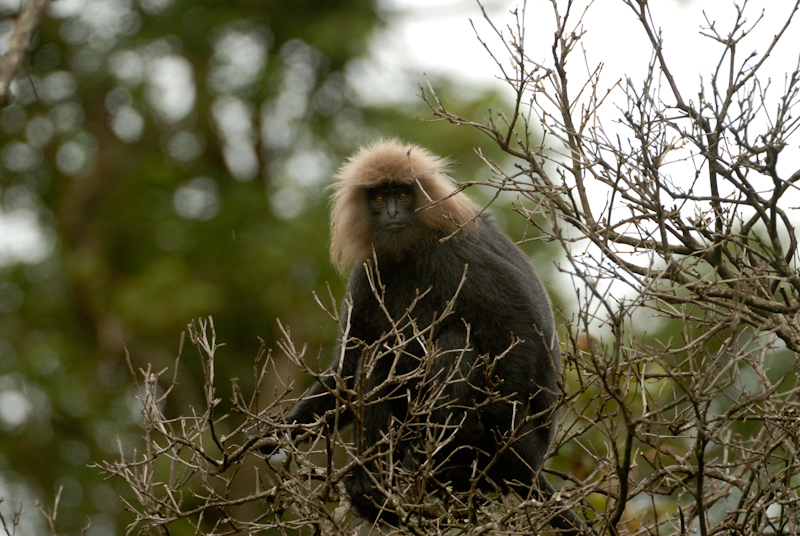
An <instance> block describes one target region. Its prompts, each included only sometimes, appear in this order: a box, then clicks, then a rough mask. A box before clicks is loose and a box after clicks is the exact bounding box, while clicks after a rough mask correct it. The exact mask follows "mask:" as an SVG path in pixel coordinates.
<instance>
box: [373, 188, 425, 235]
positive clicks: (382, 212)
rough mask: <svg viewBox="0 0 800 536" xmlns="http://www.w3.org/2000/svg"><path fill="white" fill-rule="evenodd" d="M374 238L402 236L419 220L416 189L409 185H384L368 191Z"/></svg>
mask: <svg viewBox="0 0 800 536" xmlns="http://www.w3.org/2000/svg"><path fill="white" fill-rule="evenodd" d="M366 196H367V203H368V204H369V213H370V220H371V221H370V223H371V225H370V227H371V228H372V233H373V236H375V235H381V234H383V233H389V234H400V233H403V232H405V231H407V230H408V229H409V228H410V227H412V226H413V225H414V223H415V222H416V220H417V214H416V212H415V211H414V208H415V203H414V189H413V188H412V187H411V186H409V185H407V184H392V183H388V184H383V185H381V186H376V187H374V188H368V189H367V190H366Z"/></svg>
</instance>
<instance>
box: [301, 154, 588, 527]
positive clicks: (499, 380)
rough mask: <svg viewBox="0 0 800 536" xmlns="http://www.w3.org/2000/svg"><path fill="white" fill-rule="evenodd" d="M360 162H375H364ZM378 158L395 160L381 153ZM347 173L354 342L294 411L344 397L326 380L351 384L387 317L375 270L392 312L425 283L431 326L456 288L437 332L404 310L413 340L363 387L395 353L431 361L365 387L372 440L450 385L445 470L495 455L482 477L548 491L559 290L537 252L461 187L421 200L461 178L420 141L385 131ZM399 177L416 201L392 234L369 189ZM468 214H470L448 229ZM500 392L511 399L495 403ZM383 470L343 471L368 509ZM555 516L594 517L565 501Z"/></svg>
mask: <svg viewBox="0 0 800 536" xmlns="http://www.w3.org/2000/svg"><path fill="white" fill-rule="evenodd" d="M409 151H410V154H409ZM415 151H416V152H417V153H418V154H414V153H415ZM414 158H417V161H418V164H417V165H414V164H413V162H414ZM364 162H368V163H369V165H362V164H364ZM381 162H383V163H387V162H388V164H386V165H384V166H383V167H381V166H380V165H379V164H380V163H381ZM376 163H377V164H376ZM412 168H413V169H412ZM341 177H343V179H340V182H339V183H338V184H337V188H338V190H337V192H336V194H335V195H334V203H335V205H334V211H333V212H334V216H333V218H334V220H333V229H334V241H333V242H334V246H333V247H334V249H333V251H332V255H333V258H334V260H335V261H336V262H337V263H338V264H339V265H340V266H341V265H342V261H343V258H344V260H345V261H349V262H352V263H354V265H355V266H354V268H353V269H352V272H351V274H350V279H349V285H348V296H347V301H349V302H350V303H351V304H352V305H351V307H350V308H348V307H347V305H345V307H344V308H343V310H342V313H341V317H342V322H343V324H344V323H346V322H347V320H348V319H349V325H350V331H349V334H348V335H349V339H348V340H347V341H340V345H341V344H344V345H346V349H345V350H344V359H343V362H342V364H341V367H338V365H337V364H336V363H335V364H334V370H332V371H331V372H330V373H329V374H328V375H326V376H324V377H323V380H322V382H320V383H317V384H316V385H314V386H313V387H312V388H311V389H310V391H309V392H308V393H307V394H306V396H305V397H304V398H303V399H302V400H301V401H300V402H299V403H298V404H297V405H296V406H295V407H294V409H293V411H292V412H291V414H290V415H289V416H288V420H290V421H295V422H301V423H312V422H314V421H315V420H316V416H321V415H323V414H325V413H326V412H328V411H330V410H334V409H335V408H336V406H337V402H336V398H335V397H334V396H332V395H331V394H330V392H335V391H336V390H337V389H336V382H337V378H339V379H340V381H341V380H344V381H345V382H346V385H347V387H348V388H350V389H352V388H353V387H354V385H355V378H356V377H357V374H358V371H359V369H360V366H361V362H360V360H361V358H362V355H365V354H363V353H362V351H363V350H364V348H365V347H368V346H370V345H372V344H373V343H374V342H375V341H378V340H379V339H381V338H382V337H383V336H384V335H385V334H387V333H389V332H390V331H391V329H392V326H391V324H390V322H389V320H388V319H387V316H386V314H385V312H384V311H383V310H382V309H381V307H380V304H379V302H378V300H377V299H376V297H375V295H374V293H373V290H372V288H370V284H369V280H368V274H372V276H373V277H374V276H375V274H376V273H377V276H379V278H380V283H381V285H382V287H383V288H385V296H384V300H383V302H384V304H385V307H386V308H387V309H388V313H389V315H390V316H391V318H392V319H394V321H396V322H397V321H400V319H401V318H402V317H403V316H404V315H405V314H406V313H407V311H408V308H409V307H410V306H411V304H412V303H413V302H414V300H415V299H416V298H417V297H418V295H419V294H422V293H425V292H427V293H425V294H424V296H423V297H421V298H419V300H418V302H417V303H416V305H415V306H414V308H413V310H412V312H411V317H412V318H413V319H414V320H415V322H416V326H417V327H418V329H424V328H426V327H428V326H430V324H431V323H432V322H433V320H434V318H436V317H437V316H438V315H441V313H442V312H443V311H445V309H446V307H447V304H448V302H450V301H451V300H453V298H454V296H456V294H457V299H456V300H455V309H454V312H453V314H450V315H449V316H447V317H446V318H444V319H443V320H441V322H440V323H438V324H437V325H436V326H435V327H434V331H433V335H432V339H431V335H430V334H425V336H424V337H420V338H418V339H417V340H413V339H414V332H413V330H412V328H411V327H410V326H409V325H408V324H407V323H406V324H404V323H402V322H401V323H400V325H403V326H405V327H404V328H403V329H402V335H403V337H404V339H405V341H406V343H405V346H404V347H403V349H402V352H397V353H389V354H387V355H384V356H383V357H381V358H380V359H379V360H378V361H377V362H376V363H375V366H374V369H373V370H372V373H371V375H370V376H369V377H368V378H367V379H366V382H365V385H366V389H367V391H365V392H368V391H369V389H371V388H372V387H374V386H377V385H380V384H381V383H382V382H383V381H384V380H385V379H386V378H387V376H388V374H389V372H390V369H391V368H392V367H394V370H395V372H396V373H397V374H402V373H406V372H409V371H412V370H414V369H416V368H417V367H419V366H420V364H422V365H423V366H422V368H423V369H426V372H425V374H424V376H416V377H414V379H412V380H409V381H408V382H407V383H403V384H393V385H391V386H387V387H385V388H383V389H382V390H381V391H380V393H378V394H377V395H376V397H388V399H387V401H385V402H382V403H379V404H374V403H370V402H371V400H372V399H370V400H366V401H365V402H366V403H365V404H364V406H363V407H364V410H363V411H364V414H363V423H364V426H363V432H362V433H363V439H364V444H365V445H367V446H368V447H369V446H374V445H376V444H378V443H379V442H380V440H381V438H382V437H383V436H384V435H385V434H386V433H387V431H388V429H389V426H390V422H391V421H392V418H395V419H397V421H399V422H403V421H407V419H408V415H407V409H408V405H407V400H408V397H409V396H411V397H412V398H413V397H416V396H424V395H425V394H426V393H430V392H434V391H435V389H436V388H437V387H440V388H441V391H440V392H436V409H435V410H433V411H432V412H430V414H429V415H428V416H427V421H428V423H427V424H428V425H429V426H430V425H431V423H432V425H433V426H434V427H439V429H440V430H441V429H442V427H446V426H452V427H453V430H456V431H455V432H454V433H455V440H454V441H452V442H451V443H450V444H449V445H448V446H447V447H446V448H443V449H441V451H440V452H438V454H437V456H436V460H437V462H440V463H441V467H442V469H441V471H440V472H439V473H438V474H436V475H435V477H436V479H437V480H438V481H439V482H440V483H441V484H448V483H449V484H450V485H453V486H454V488H456V489H462V490H464V489H469V485H470V479H471V478H472V477H473V475H474V470H475V469H476V470H477V471H478V472H480V471H482V470H484V469H486V468H487V466H489V464H490V461H491V460H492V459H493V458H495V457H496V456H497V459H496V460H495V461H494V463H492V464H491V467H490V468H489V469H488V471H487V474H486V477H485V478H482V479H480V480H479V482H478V484H479V487H481V488H484V489H498V490H501V491H508V490H509V489H513V490H515V491H516V492H517V493H519V494H520V495H521V496H523V497H539V498H546V497H549V496H550V495H552V492H553V490H552V488H551V487H550V486H549V484H548V483H547V481H546V480H545V479H544V478H542V477H540V469H541V466H542V463H543V461H544V460H543V458H544V455H545V453H546V452H547V449H548V446H549V444H550V442H551V441H552V438H553V434H554V429H555V426H554V421H555V420H556V410H555V408H556V404H557V401H558V396H557V393H558V391H559V387H558V377H559V371H560V366H561V364H560V354H559V344H558V336H557V334H556V330H555V322H554V319H553V313H552V310H551V306H550V301H549V299H548V296H547V292H546V291H545V288H544V286H543V285H542V283H541V281H540V280H539V278H538V277H537V275H536V273H535V272H534V270H533V268H532V267H531V265H530V263H529V262H528V260H527V258H526V257H525V256H524V255H523V254H522V252H521V251H520V250H519V248H518V247H517V246H516V245H514V244H513V243H512V242H511V241H510V240H509V239H508V238H507V237H506V236H505V235H504V234H503V233H502V232H500V231H499V230H498V229H497V228H496V227H495V225H494V224H493V223H492V222H491V221H490V219H489V218H487V217H484V216H481V217H476V214H477V212H476V210H475V207H474V205H473V204H472V203H471V201H469V200H468V198H466V197H465V196H464V194H462V193H459V194H456V195H455V196H453V197H452V198H450V199H449V200H448V202H447V203H442V204H439V205H436V207H435V208H433V209H426V208H424V207H425V206H426V205H428V197H427V195H426V192H427V191H436V192H438V197H437V198H434V201H435V200H438V199H441V198H442V197H443V196H446V195H447V194H449V193H450V192H451V191H452V184H451V182H449V181H450V179H449V178H448V177H447V175H446V174H445V173H444V168H443V161H441V160H440V159H436V157H433V156H432V155H430V154H429V153H427V152H424V151H422V150H421V149H419V148H417V147H415V146H404V145H402V144H399V142H394V141H392V142H381V143H379V144H377V145H374V146H372V147H370V148H368V149H365V150H362V151H361V152H360V153H359V154H358V155H356V157H354V158H353V159H351V160H350V161H349V162H348V163H347V164H346V165H345V167H344V169H343V171H342V172H341V173H340V178H341ZM398 183H399V184H411V185H414V199H415V207H414V208H416V209H417V212H415V213H412V217H411V218H410V219H411V220H412V224H411V225H409V226H408V227H406V228H404V229H403V230H402V232H401V233H393V234H392V235H390V233H387V232H386V231H384V230H382V229H381V228H379V226H375V225H371V224H370V221H369V218H370V216H369V210H368V208H367V207H368V201H367V198H366V189H367V188H374V187H375V186H380V185H381V184H387V185H388V184H398ZM422 189H424V190H425V191H426V192H423V191H422ZM443 191H444V193H442V192H443ZM341 203H348V205H346V206H344V205H342V204H341ZM454 207H455V208H454ZM343 214H347V216H346V217H344V216H342V215H343ZM337 218H340V219H337ZM437 218H439V219H440V220H438V219H437ZM343 219H344V220H349V221H351V222H353V221H357V222H359V223H358V229H357V231H358V234H355V235H350V237H349V238H350V242H348V243H347V245H345V241H344V238H343V236H345V233H346V232H347V229H346V228H343V227H342V225H343V224H342V221H343ZM432 222H435V224H434V223H432ZM376 227H378V228H376ZM460 227H464V228H463V229H462V230H461V231H459V232H458V233H456V234H455V235H454V236H452V237H451V238H449V239H447V240H445V241H441V239H442V238H443V237H445V236H447V235H449V234H451V233H452V232H453V231H454V230H456V229H458V228H460ZM351 230H352V229H351ZM337 233H338V234H337ZM394 234H396V235H397V236H393V235H394ZM373 248H374V255H375V256H374V258H373V257H372V254H371V253H372V251H373ZM374 260H377V270H375V266H373V264H374ZM465 269H466V272H465ZM465 273H466V279H465V281H464V284H463V286H462V287H461V289H460V291H459V290H458V289H459V285H460V284H461V280H462V276H464V274H465ZM426 339H431V340H433V341H434V342H435V346H436V350H437V353H436V354H435V355H436V356H437V358H436V359H437V361H436V362H435V363H425V362H424V360H425V359H426V356H430V355H431V353H432V349H431V348H427V350H423V348H424V346H425V340H426ZM388 342H389V343H390V344H393V343H395V342H396V341H395V340H390V341H388ZM445 380H447V381H445ZM492 392H494V393H496V394H497V395H499V396H500V397H504V400H503V401H494V402H491V403H487V396H489V395H488V393H492ZM394 395H397V396H394ZM373 399H374V397H373ZM477 408H480V409H477ZM533 415H536V416H537V417H536V418H534V419H531V420H530V421H529V422H527V423H524V424H522V425H520V423H522V422H523V421H524V419H525V417H526V416H533ZM352 417H353V416H352V415H349V414H347V413H344V414H342V415H340V416H339V423H340V425H344V424H347V423H349V422H351V421H352ZM423 424H426V423H423ZM511 430H516V437H515V439H514V440H513V441H512V442H510V444H511V448H508V449H506V450H505V451H504V452H502V453H501V454H499V455H498V454H496V453H497V452H498V451H499V450H500V449H501V448H502V447H503V444H504V438H505V439H507V435H508V433H509V432H510V431H511ZM446 436H447V434H445V437H446ZM418 449H419V444H415V442H414V441H413V440H407V441H406V442H404V443H402V444H401V445H399V446H398V450H399V452H397V453H396V457H395V459H398V460H401V461H402V460H405V465H411V466H413V464H415V463H416V462H418V461H422V458H421V456H422V455H421V454H420V453H419V450H418ZM379 474H380V469H379V468H376V467H370V466H366V467H359V468H358V469H356V470H355V471H353V472H352V473H351V474H350V475H349V476H348V478H347V479H346V480H345V486H346V488H347V490H348V494H349V495H350V497H351V499H352V502H353V504H354V505H355V507H356V508H357V510H358V512H359V513H360V514H361V515H363V516H365V517H370V518H375V517H377V516H378V514H379V511H380V510H379V508H378V506H376V505H381V504H383V503H384V501H385V499H386V497H385V496H383V495H382V494H381V493H380V492H378V491H377V490H376V489H375V486H374V485H373V478H374V477H375V475H379ZM537 479H538V483H537V484H534V481H535V480H537ZM382 517H383V518H384V519H389V520H390V521H391V518H388V517H387V516H385V515H382ZM555 524H556V525H558V526H559V527H560V528H566V529H577V530H578V531H580V530H582V529H585V527H584V526H583V525H582V523H581V522H580V521H579V520H578V518H577V517H576V516H575V515H574V514H573V513H572V512H571V511H569V510H566V511H565V513H564V514H562V515H561V517H558V518H557V522H556V523H555Z"/></svg>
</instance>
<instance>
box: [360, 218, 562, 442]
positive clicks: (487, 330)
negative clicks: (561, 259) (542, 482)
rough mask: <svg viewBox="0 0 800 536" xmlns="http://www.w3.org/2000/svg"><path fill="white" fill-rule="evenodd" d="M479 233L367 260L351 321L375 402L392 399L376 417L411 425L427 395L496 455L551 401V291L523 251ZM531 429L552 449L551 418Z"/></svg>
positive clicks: (554, 365) (554, 352) (466, 437)
mask: <svg viewBox="0 0 800 536" xmlns="http://www.w3.org/2000/svg"><path fill="white" fill-rule="evenodd" d="M481 224H482V225H481V227H480V229H479V232H477V233H474V234H472V235H468V236H467V235H464V236H462V235H457V236H456V237H454V238H451V239H450V240H447V241H445V242H439V241H432V242H431V243H428V244H425V245H423V246H422V247H419V248H418V249H417V250H415V251H414V252H413V254H410V255H407V256H406V257H405V258H404V259H403V260H401V261H397V260H394V259H382V258H381V257H380V256H378V258H377V265H376V264H375V262H374V259H373V260H371V261H368V262H364V263H360V264H359V265H357V266H356V268H355V269H354V270H353V272H352V274H351V277H350V282H349V289H348V299H349V300H350V303H351V306H350V309H349V310H347V309H346V310H345V312H346V314H347V315H348V316H349V326H350V332H349V337H350V341H351V342H350V343H348V346H351V345H352V344H356V345H359V346H360V347H361V356H362V360H363V359H368V360H373V362H371V363H364V362H362V363H360V365H361V366H360V367H359V370H361V371H366V372H365V373H364V374H365V375H368V376H367V377H365V378H362V380H364V381H365V382H366V384H367V386H368V387H370V388H374V390H373V391H371V393H372V395H371V398H372V399H374V400H377V399H381V400H390V401H392V402H390V405H389V408H390V411H389V414H388V415H385V416H379V418H384V417H386V418H392V417H394V418H396V419H399V420H401V421H403V420H407V419H408V414H407V412H408V410H409V408H408V405H409V400H420V399H422V398H424V397H426V396H427V397H429V398H433V399H434V400H426V401H424V403H426V404H428V407H429V408H430V409H431V411H436V412H439V415H438V417H437V419H436V420H437V421H441V420H445V421H446V420H447V413H448V412H450V413H452V415H453V416H454V419H458V420H459V422H460V423H461V426H462V428H463V429H462V430H460V431H459V434H460V436H461V439H462V440H463V442H467V443H469V444H472V445H474V446H476V447H478V448H481V449H486V450H488V451H492V450H494V449H495V448H496V447H497V445H496V444H497V442H498V441H499V440H500V436H502V435H503V434H507V433H508V432H509V431H510V430H512V429H514V427H515V426H517V425H518V423H519V422H522V420H524V418H525V416H526V415H529V414H546V413H547V408H549V407H551V406H553V405H554V404H555V402H556V398H557V397H556V393H557V390H558V386H557V376H558V370H559V368H560V363H559V353H558V341H557V337H556V335H555V326H554V321H553V315H552V310H551V306H550V302H549V300H548V298H547V294H546V293H545V290H544V287H543V286H542V284H541V282H540V281H539V279H538V277H537V276H536V274H535V272H534V271H533V269H532V268H531V266H530V265H529V263H528V261H527V259H526V258H525V257H524V256H523V255H522V253H521V252H520V250H519V249H518V248H517V247H516V246H515V245H514V244H513V243H512V242H511V241H510V240H508V239H507V238H506V237H505V236H504V235H503V234H502V233H500V232H499V231H497V230H496V229H495V228H494V226H493V225H492V224H491V223H490V222H488V221H482V222H481ZM393 376H395V377H400V378H402V380H401V381H398V382H396V383H393V382H392V381H387V380H390V379H391V377H393ZM443 385H446V386H447V388H443V387H442V386H443ZM367 392H370V391H369V389H368V391H367ZM423 413H424V412H423ZM442 414H444V415H442ZM531 426H532V427H533V426H538V429H537V431H535V432H533V433H534V435H536V436H540V437H541V444H542V445H546V443H547V442H548V441H549V438H550V425H549V417H548V416H547V415H545V416H543V417H542V418H539V419H537V422H536V423H533V424H532V425H531ZM461 442H462V441H459V443H461ZM537 443H538V441H537ZM542 448H544V447H542ZM523 457H524V456H523Z"/></svg>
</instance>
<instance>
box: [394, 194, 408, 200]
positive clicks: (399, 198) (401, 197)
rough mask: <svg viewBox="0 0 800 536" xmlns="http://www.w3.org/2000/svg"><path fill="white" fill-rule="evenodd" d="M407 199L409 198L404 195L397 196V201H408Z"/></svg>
mask: <svg viewBox="0 0 800 536" xmlns="http://www.w3.org/2000/svg"><path fill="white" fill-rule="evenodd" d="M409 197H411V196H409V195H408V194H406V193H402V194H397V200H398V201H408V199H409Z"/></svg>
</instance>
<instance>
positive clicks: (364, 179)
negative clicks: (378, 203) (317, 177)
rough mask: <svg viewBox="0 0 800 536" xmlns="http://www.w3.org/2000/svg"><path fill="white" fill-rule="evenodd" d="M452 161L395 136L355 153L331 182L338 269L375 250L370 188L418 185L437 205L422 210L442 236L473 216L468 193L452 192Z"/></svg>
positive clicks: (425, 197) (424, 219)
mask: <svg viewBox="0 0 800 536" xmlns="http://www.w3.org/2000/svg"><path fill="white" fill-rule="evenodd" d="M449 164H450V162H449V161H448V160H447V159H445V158H441V157H438V156H436V155H434V154H432V153H430V152H429V151H427V150H426V149H423V148H422V147H419V146H417V145H414V144H408V143H403V142H401V141H399V140H396V139H392V140H379V141H377V142H375V143H372V144H371V145H367V146H364V147H362V148H361V149H359V150H358V151H357V152H356V153H355V154H353V155H352V156H350V157H349V158H348V159H347V160H346V161H345V162H344V164H342V167H341V168H340V169H339V172H338V173H337V174H336V176H335V179H336V180H335V181H334V183H333V184H332V185H331V188H332V189H333V190H334V193H333V195H332V196H331V200H332V207H331V259H332V261H333V264H334V266H336V268H337V270H339V272H341V273H344V272H346V271H347V270H349V269H350V268H351V267H352V265H353V263H355V262H356V261H357V260H358V259H359V258H363V257H366V256H367V255H368V253H369V250H370V248H371V244H370V241H369V216H368V214H367V209H366V205H365V201H364V197H363V195H364V194H363V190H364V189H366V188H371V187H374V186H378V185H380V184H382V183H387V182H392V183H399V184H413V185H416V186H417V188H418V189H419V190H421V200H420V201H421V203H422V206H425V204H428V203H433V204H434V206H431V207H428V208H423V209H422V210H420V212H419V217H420V220H421V221H422V223H423V224H424V225H425V226H426V227H427V228H429V229H432V230H434V231H436V232H437V233H438V234H441V235H445V234H449V233H452V232H454V231H456V230H458V229H459V228H460V227H462V226H464V225H466V224H467V223H468V222H469V221H470V220H471V219H473V218H474V217H475V215H476V214H477V212H478V211H477V206H476V205H475V203H474V202H473V201H472V200H471V199H470V198H469V197H467V196H466V194H464V193H462V192H458V193H456V194H453V191H454V190H455V189H456V183H455V181H454V180H453V179H452V178H450V176H449V175H448V174H447V170H448V167H449ZM451 194H453V195H451ZM448 196H450V197H448Z"/></svg>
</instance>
